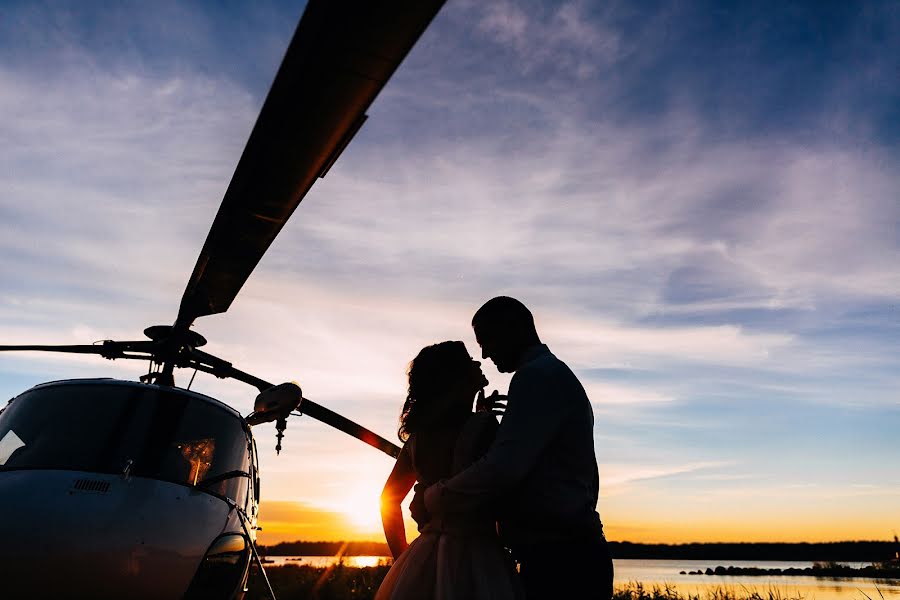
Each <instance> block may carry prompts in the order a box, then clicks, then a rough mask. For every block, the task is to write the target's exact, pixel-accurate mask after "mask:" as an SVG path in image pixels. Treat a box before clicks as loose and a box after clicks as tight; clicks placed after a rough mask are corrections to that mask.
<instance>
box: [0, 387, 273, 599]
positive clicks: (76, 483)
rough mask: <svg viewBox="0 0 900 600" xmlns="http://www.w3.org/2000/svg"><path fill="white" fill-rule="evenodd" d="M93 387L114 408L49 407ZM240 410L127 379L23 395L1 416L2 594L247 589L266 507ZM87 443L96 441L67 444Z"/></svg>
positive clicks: (210, 593)
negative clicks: (94, 412)
mask: <svg viewBox="0 0 900 600" xmlns="http://www.w3.org/2000/svg"><path fill="white" fill-rule="evenodd" d="M101 396H102V397H101ZM92 398H94V399H96V398H99V401H100V403H101V404H104V407H103V410H101V411H99V412H100V413H101V417H102V418H99V419H93V420H82V421H81V422H71V421H70V422H66V419H63V420H60V419H59V418H54V416H53V415H52V414H48V413H47V411H48V410H50V409H51V408H52V407H53V406H54V405H55V406H56V408H57V410H58V412H59V413H63V414H62V415H60V416H62V417H65V416H70V415H71V412H72V409H73V408H76V407H72V406H69V407H66V406H65V405H66V404H72V403H75V404H80V403H83V402H91V399H92ZM29 404H30V406H29ZM176 405H177V406H176ZM116 411H118V412H117V414H114V415H110V413H111V412H114V413H115V412H116ZM88 412H90V411H88ZM110 417H112V418H110ZM74 420H75V421H78V419H77V418H76V419H74ZM240 421H241V417H240V415H239V414H238V413H236V412H234V411H233V410H232V409H230V408H229V407H227V406H225V405H223V404H221V403H220V402H218V401H216V400H214V399H212V398H208V397H205V396H202V395H200V394H195V393H193V392H187V391H185V390H173V389H164V388H163V389H160V388H159V387H158V386H151V385H145V384H139V383H132V382H122V381H115V380H76V381H72V382H57V383H53V384H44V385H43V386H37V387H35V388H32V389H31V390H29V391H28V392H25V393H23V394H22V395H20V396H18V397H17V398H15V399H13V400H12V401H11V402H10V405H9V407H8V408H7V409H6V410H4V411H3V413H0V460H2V462H3V464H0V533H2V534H3V535H2V539H3V544H0V597H4V598H19V597H21V598H135V599H137V598H157V599H158V598H212V597H217V598H223V599H227V598H240V597H241V596H242V595H243V590H244V586H245V584H246V580H247V573H248V570H249V564H250V552H251V548H250V545H251V544H252V543H254V542H255V526H256V519H257V507H258V479H257V477H256V473H257V472H256V457H255V451H254V447H253V438H252V436H251V435H250V430H249V427H246V426H244V425H242V424H241V422H240ZM211 422H212V423H211ZM111 425H116V426H118V427H120V428H123V429H124V430H125V431H122V430H118V431H116V430H115V428H113V427H111ZM92 427H93V429H92ZM85 440H93V442H94V443H93V444H90V443H89V444H88V445H93V446H94V447H95V449H96V450H97V452H81V454H82V456H71V453H70V455H67V454H66V451H67V449H71V445H72V444H73V443H74V441H79V443H82V444H83V443H84V441H85ZM15 446H17V447H15ZM4 447H5V450H4ZM13 447H15V448H14V449H13V450H12V451H11V452H10V448H13ZM242 447H243V449H244V450H243V451H242ZM210 448H211V449H210ZM7 454H8V456H6V455H7ZM220 454H221V455H222V456H220ZM108 459H109V460H108ZM91 462H94V463H95V465H94V466H95V467H96V468H92V469H90V470H87V469H83V468H82V469H78V468H72V467H77V466H79V465H82V466H84V465H85V464H87V463H91ZM120 463H121V465H122V466H121V469H119V468H118V467H119V464H120ZM61 467H63V468H61ZM65 467H69V468H65ZM115 470H119V472H110V471H115ZM204 482H210V485H205V484H204Z"/></svg>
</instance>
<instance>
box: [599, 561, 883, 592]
mask: <svg viewBox="0 0 900 600" xmlns="http://www.w3.org/2000/svg"><path fill="white" fill-rule="evenodd" d="M614 564H615V570H616V574H615V585H616V586H617V587H621V586H624V585H626V584H627V583H629V582H640V583H642V584H643V585H644V587H645V588H646V587H652V586H654V585H658V586H660V587H661V586H663V585H665V584H668V585H670V586H672V587H674V588H675V589H676V590H678V591H679V592H681V593H682V594H699V595H701V596H706V595H707V594H708V593H709V592H711V591H713V590H716V589H720V590H721V589H724V590H728V591H732V592H734V593H735V594H736V595H737V596H741V595H743V596H747V595H749V594H748V592H757V593H759V594H760V595H761V596H762V597H763V598H767V597H770V596H771V597H776V598H777V597H779V596H780V597H785V596H790V597H797V596H802V597H803V598H807V599H810V600H813V599H815V600H847V599H851V598H855V599H856V600H866V596H868V597H869V598H872V599H876V598H877V599H879V600H880V599H881V598H884V599H885V600H900V581H894V580H885V579H868V578H861V577H853V578H842V579H830V578H824V577H810V576H796V575H757V576H750V575H740V576H727V575H682V574H681V571H685V572H690V571H697V570H700V571H706V569H707V568H710V569H715V568H716V567H717V566H723V567H729V566H734V567H744V568H746V567H760V568H764V569H788V568H792V567H793V568H801V569H805V568H806V567H811V566H813V563H812V562H811V561H810V562H805V561H729V560H637V559H634V560H625V559H618V560H615V561H614ZM841 564H846V565H848V566H850V567H854V568H860V567H864V566H866V565H868V564H869V563H854V562H845V563H841ZM770 592H772V593H771V594H770Z"/></svg>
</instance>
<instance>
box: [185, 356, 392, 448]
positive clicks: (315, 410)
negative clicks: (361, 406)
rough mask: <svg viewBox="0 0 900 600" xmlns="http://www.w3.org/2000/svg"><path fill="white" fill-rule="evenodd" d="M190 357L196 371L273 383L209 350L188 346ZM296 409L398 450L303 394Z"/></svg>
mask: <svg viewBox="0 0 900 600" xmlns="http://www.w3.org/2000/svg"><path fill="white" fill-rule="evenodd" d="M190 357H191V361H190V362H189V363H187V364H185V365H184V366H185V367H187V368H194V369H197V370H198V371H203V372H204V373H209V374H211V375H215V376H216V377H222V378H225V377H229V378H231V379H236V380H238V381H242V382H244V383H248V384H250V385H252V386H253V387H255V388H256V389H258V390H259V391H260V392H263V391H265V390H267V389H269V388H271V387H273V384H271V383H269V382H268V381H265V380H263V379H260V378H259V377H255V376H253V375H250V374H249V373H245V372H244V371H241V370H239V369H236V368H234V366H232V364H231V363H229V362H227V361H225V360H222V359H221V358H218V357H216V356H213V355H212V354H209V353H207V352H203V351H201V350H197V349H192V350H191V351H190ZM299 411H300V414H301V415H307V416H309V417H312V418H313V419H315V420H317V421H319V422H321V423H324V424H326V425H330V426H331V427H334V428H335V429H337V430H338V431H342V432H344V433H346V434H347V435H350V436H353V437H355V438H356V439H358V440H360V441H363V442H365V443H367V444H368V445H370V446H372V447H373V448H376V449H377V450H381V451H382V452H384V453H385V454H387V455H388V456H391V457H393V458H397V455H399V454H400V447H399V446H397V445H396V444H394V443H392V442H390V441H388V440H386V439H384V438H383V437H381V436H380V435H378V434H377V433H375V432H373V431H371V430H369V429H366V428H365V427H363V426H362V425H360V424H358V423H355V422H354V421H351V420H350V419H348V418H346V417H344V416H342V415H339V414H338V413H336V412H334V411H333V410H330V409H328V408H325V407H324V406H322V405H321V404H317V403H315V402H313V401H312V400H310V399H308V398H303V399H302V400H301V402H300V407H299ZM291 414H297V413H291ZM245 420H246V421H247V422H248V423H249V424H250V425H258V424H259V423H263V422H266V421H270V420H271V418H268V416H263V415H262V414H257V413H251V414H249V415H247V416H246V417H245Z"/></svg>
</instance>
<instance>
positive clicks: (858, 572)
mask: <svg viewBox="0 0 900 600" xmlns="http://www.w3.org/2000/svg"><path fill="white" fill-rule="evenodd" d="M681 573H682V574H685V571H682V572H681ZM687 574H688V575H728V576H746V575H751V576H752V575H787V576H794V575H800V576H805V577H828V578H845V577H870V578H872V579H897V580H900V565H889V564H887V563H883V564H872V565H866V566H864V567H861V568H859V569H856V568H853V567H851V566H850V565H844V564H841V563H837V562H834V561H828V562H817V563H813V566H811V567H802V568H801V567H788V568H786V569H778V568H775V569H767V568H764V567H722V566H719V567H716V568H715V569H712V568H708V569H706V570H705V571H699V570H698V571H688V572H687Z"/></svg>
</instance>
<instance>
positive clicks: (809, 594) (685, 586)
mask: <svg viewBox="0 0 900 600" xmlns="http://www.w3.org/2000/svg"><path fill="white" fill-rule="evenodd" d="M269 560H271V562H268V563H266V565H267V566H280V565H291V564H295V565H308V566H312V567H327V566H329V565H333V564H335V563H336V562H337V561H338V558H337V557H334V556H272V557H269ZM342 560H343V563H344V565H346V566H348V567H374V566H377V565H385V564H390V562H391V557H389V556H345V557H343V559H342ZM613 562H614V564H615V570H616V575H615V585H616V587H618V588H621V587H624V586H626V585H627V584H629V583H641V584H643V586H644V588H645V589H648V588H650V589H652V588H653V586H659V587H663V586H665V585H668V586H669V587H670V588H674V589H675V590H677V591H678V592H680V593H681V594H699V595H700V596H701V597H706V596H707V595H708V594H709V593H710V592H713V591H715V590H727V591H730V592H733V595H734V596H736V597H741V596H743V597H746V596H748V595H750V593H752V592H757V593H759V594H760V596H762V597H763V598H768V597H774V598H778V597H782V598H784V597H798V596H802V597H803V598H806V599H808V600H848V599H855V600H866V597H867V596H868V597H869V598H871V599H872V600H875V599H878V600H881V599H882V598H883V599H884V600H900V581H896V580H886V579H867V578H861V577H860V578H857V577H854V578H843V579H828V578H823V577H808V576H795V575H789V576H781V575H761V576H749V575H743V576H725V575H682V574H681V571H685V572H689V571H696V570H700V571H706V569H707V568H710V569H715V568H716V567H718V566H723V567H729V566H734V567H761V568H764V569H788V568H791V567H794V568H801V569H804V568H806V567H811V566H813V563H812V562H804V561H730V560H642V559H616V560H615V561H613ZM842 564H846V565H848V566H851V567H854V568H860V567H864V566H866V565H868V564H869V563H855V562H845V563H842ZM770 592H771V594H770ZM720 597H721V594H720Z"/></svg>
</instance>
